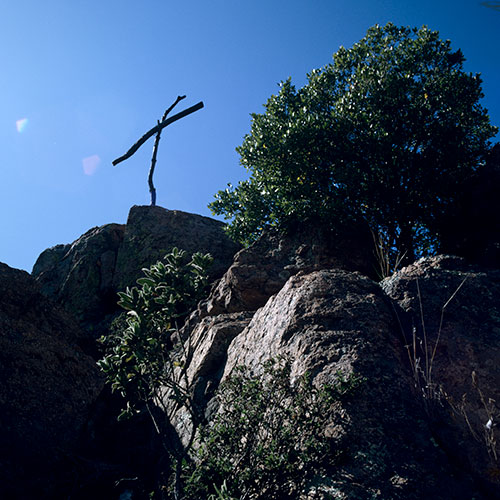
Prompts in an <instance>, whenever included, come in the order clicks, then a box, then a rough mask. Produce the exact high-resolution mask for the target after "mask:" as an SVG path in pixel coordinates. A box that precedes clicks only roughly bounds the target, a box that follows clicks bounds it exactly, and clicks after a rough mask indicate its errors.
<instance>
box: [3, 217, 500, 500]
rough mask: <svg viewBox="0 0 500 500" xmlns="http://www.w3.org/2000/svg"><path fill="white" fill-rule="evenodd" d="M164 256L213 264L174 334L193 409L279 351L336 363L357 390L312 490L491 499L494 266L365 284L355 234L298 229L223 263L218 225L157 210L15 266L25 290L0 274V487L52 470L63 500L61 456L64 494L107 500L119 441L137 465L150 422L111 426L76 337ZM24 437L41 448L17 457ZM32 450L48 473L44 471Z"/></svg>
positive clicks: (436, 262)
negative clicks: (13, 475)
mask: <svg viewBox="0 0 500 500" xmlns="http://www.w3.org/2000/svg"><path fill="white" fill-rule="evenodd" d="M173 246H178V247H179V248H183V249H185V250H187V251H188V252H193V251H196V250H201V251H204V252H210V253H212V254H213V255H214V257H215V262H216V265H215V268H214V272H213V276H212V278H213V279H214V280H215V283H214V286H213V287H212V291H211V293H210V296H209V297H208V298H207V300H205V301H203V302H201V303H200V304H199V305H198V307H197V309H196V310H195V311H193V313H192V314H191V316H190V317H189V319H188V321H186V324H185V325H184V327H183V329H182V330H181V332H180V334H181V337H182V338H183V339H184V340H185V342H189V345H190V347H191V348H192V349H191V352H192V355H191V356H190V358H189V359H187V360H186V362H187V373H188V379H189V381H188V383H189V386H190V390H191V391H192V394H193V397H194V398H195V400H196V403H197V405H199V406H200V407H202V408H206V409H207V415H209V414H210V411H211V408H212V406H211V402H212V398H213V396H214V393H215V390H216V389H217V387H218V386H219V384H220V383H221V381H223V380H224V379H226V378H227V377H228V376H229V375H230V374H231V373H232V371H233V370H234V369H235V367H237V366H238V365H242V364H243V365H246V366H249V367H251V368H252V369H253V370H254V371H256V372H258V371H259V370H260V369H261V366H262V362H264V361H266V360H268V359H270V358H272V357H275V356H277V355H285V356H287V357H288V358H289V359H291V361H292V374H291V376H292V377H297V376H299V375H301V374H302V373H304V372H306V371H307V372H309V373H310V374H311V376H312V378H313V380H314V382H315V383H318V384H319V383H323V382H329V381H332V379H333V377H335V374H336V373H337V372H338V371H339V370H340V371H342V372H343V373H345V374H347V375H349V374H355V375H356V376H359V377H362V379H363V383H362V384H361V385H360V387H359V388H358V389H357V390H356V392H355V393H354V394H353V396H352V397H351V398H349V400H347V401H346V402H345V403H343V404H342V406H341V407H339V409H338V411H339V412H340V413H339V417H340V418H339V419H337V420H338V421H341V422H342V425H339V426H336V427H335V428H334V429H330V430H329V433H328V435H329V438H328V439H331V440H332V442H333V443H334V444H335V447H336V449H337V450H342V452H343V453H342V457H343V459H342V461H341V462H340V463H339V464H338V466H337V467H336V468H335V469H332V470H331V471H330V473H329V474H328V475H327V476H325V477H322V478H321V479H320V480H319V481H317V482H316V484H315V490H316V494H317V495H319V498H339V499H354V498H356V499H367V500H368V499H373V498H380V499H389V500H390V499H415V500H417V499H421V498H429V499H442V500H445V499H449V498H454V499H463V500H465V499H468V500H469V499H471V498H476V499H487V498H498V497H499V496H500V463H499V460H500V449H499V446H498V444H497V441H498V438H499V435H498V434H499V432H498V427H497V422H498V419H499V418H500V403H499V402H500V363H499V360H500V271H498V270H495V269H491V268H488V269H486V268H480V267H477V266H474V265H471V264H469V263H467V262H466V261H465V260H463V259H460V258H457V257H450V256H437V257H432V258H427V259H423V260H421V261H418V262H416V263H414V264H412V265H410V266H408V267H407V268H404V269H402V270H401V271H399V272H398V273H396V274H395V275H394V276H392V277H390V278H387V279H385V280H383V281H382V282H381V283H377V282H375V281H373V279H372V278H373V262H372V261H373V253H372V250H371V240H370V235H369V234H368V235H366V234H364V233H363V231H362V230H359V229H356V230H351V231H350V232H349V231H348V232H346V234H344V235H343V236H339V235H336V236H335V237H333V236H332V235H331V234H328V233H324V232H322V231H321V230H320V229H317V228H316V229H314V228H310V227H309V228H297V231H295V232H294V233H291V234H288V235H287V236H280V235H278V234H275V233H273V232H269V233H267V234H265V235H264V236H263V237H262V238H261V239H260V240H259V241H257V242H256V243H255V244H253V245H252V246H251V247H249V248H247V249H243V250H240V251H239V252H238V253H236V254H235V252H236V251H237V250H238V248H237V247H236V246H235V245H234V244H231V243H230V242H229V241H228V240H227V238H226V237H225V235H224V233H223V232H222V226H221V224H220V223H218V222H216V221H213V220H211V219H208V218H204V217H200V216H196V215H190V214H184V213H181V212H169V211H166V210H164V209H161V208H160V207H133V208H132V210H131V213H130V216H129V219H128V221H127V224H126V225H125V226H121V225H116V224H110V225H107V226H103V227H101V228H95V229H93V230H91V231H89V232H87V233H86V234H85V235H83V236H82V237H81V238H80V239H78V240H77V241H76V242H74V243H73V244H71V245H61V246H58V247H54V248H52V249H49V250H47V251H45V252H44V253H43V254H42V255H41V256H40V258H39V259H38V261H37V263H36V265H35V267H34V271H33V275H34V276H35V278H36V281H37V282H38V283H36V282H35V280H34V279H32V278H31V277H30V276H28V275H27V274H26V273H22V272H20V271H15V270H10V269H9V268H7V267H5V268H0V271H2V272H1V273H0V290H1V292H2V295H1V296H0V301H1V302H0V305H1V308H0V314H1V315H0V319H1V322H0V326H1V328H0V333H1V335H2V337H1V340H2V343H3V344H4V345H5V347H4V349H3V350H2V352H3V353H4V354H3V355H2V361H1V364H0V370H2V372H1V373H2V381H3V392H2V393H0V404H1V405H2V408H1V409H2V413H1V415H2V418H5V419H6V420H5V421H7V422H10V423H9V424H8V425H9V427H6V426H5V424H3V425H2V429H8V431H5V432H4V435H5V438H4V439H5V440H6V441H5V442H7V443H8V448H6V449H8V450H15V449H17V450H18V452H16V453H13V452H9V451H8V452H6V453H5V455H4V457H3V458H2V461H3V462H2V465H3V464H5V465H4V466H3V470H5V471H7V472H6V473H5V474H4V476H3V477H2V478H1V481H2V483H3V484H5V485H7V486H9V487H10V490H9V491H10V493H11V494H14V493H16V491H15V485H16V484H17V483H16V481H17V480H19V476H18V478H17V479H16V480H10V479H9V475H10V471H13V470H14V469H16V470H17V469H19V467H22V468H24V470H25V471H27V472H29V473H30V477H31V481H27V482H26V483H25V484H29V487H30V488H31V490H30V491H37V490H38V491H39V492H41V493H40V495H39V496H40V497H43V496H44V492H45V494H46V495H48V493H47V492H48V490H43V488H42V487H41V483H40V482H37V481H36V480H35V479H33V477H38V476H39V475H40V474H41V473H48V474H51V475H52V477H54V478H57V477H59V480H58V482H56V483H57V485H58V487H59V488H60V490H59V491H57V490H54V489H52V491H51V495H52V496H51V497H52V498H57V497H58V495H59V497H60V498H63V497H64V498H67V497H68V491H69V490H68V484H67V483H66V482H65V481H64V480H62V479H61V474H62V471H63V470H65V469H64V467H63V466H62V465H61V464H66V466H67V468H68V467H69V469H68V470H71V471H73V473H74V470H75V467H74V457H75V456H79V457H83V458H81V460H83V459H85V460H86V466H85V467H83V468H81V469H80V470H82V471H83V472H81V473H80V475H79V476H78V484H79V485H80V486H75V485H73V488H74V490H73V496H72V498H79V496H78V495H79V494H80V495H83V493H82V492H83V491H85V492H86V494H87V495H88V494H92V495H93V496H94V497H96V491H104V490H105V488H106V487H105V486H103V484H104V483H105V482H106V481H107V482H108V486H109V484H118V486H113V487H109V488H108V490H106V491H107V495H108V496H106V498H118V497H119V495H120V494H121V493H123V492H124V489H123V488H124V487H123V484H124V483H120V481H119V479H120V478H123V477H124V476H123V474H124V470H125V469H123V467H122V468H120V467H118V465H120V464H119V457H120V455H123V453H124V450H125V447H124V443H126V444H128V446H129V447H133V449H134V454H135V455H136V456H137V457H142V458H141V459H139V460H138V461H139V462H140V461H141V460H142V459H144V461H145V460H149V462H148V464H149V465H148V468H149V469H152V468H154V465H155V463H156V462H155V460H156V458H155V457H156V455H155V453H156V452H155V444H154V439H153V438H152V437H151V431H152V430H151V429H149V428H148V427H147V425H146V424H145V423H144V422H142V423H141V422H137V423H135V424H134V423H133V422H132V423H131V424H129V426H128V427H126V426H125V427H119V426H116V425H114V424H113V423H112V422H113V421H114V420H112V418H111V416H112V414H113V412H112V411H111V410H110V407H112V406H113V405H114V403H113V401H112V400H111V398H110V397H109V395H106V394H105V393H103V392H101V391H102V380H101V378H100V375H99V374H98V372H97V371H96V368H95V366H94V364H93V362H92V360H91V359H90V358H89V357H88V356H86V355H85V354H84V353H83V352H82V351H81V349H80V347H78V344H82V338H83V339H85V341H86V342H87V344H85V342H84V347H87V348H88V343H89V342H92V339H93V338H94V337H95V331H97V330H99V329H102V328H104V327H105V325H106V321H105V318H106V317H107V316H110V315H112V314H113V313H114V312H115V311H116V308H115V300H116V299H115V293H116V291H117V290H119V289H121V288H123V287H124V286H127V285H132V284H133V283H134V280H135V279H136V278H137V277H138V276H139V274H140V268H141V267H144V266H148V265H150V264H151V263H153V262H155V261H156V260H157V259H158V258H159V257H162V255H163V254H164V253H165V252H166V251H168V250H169V249H170V248H171V247H173ZM234 254H235V255H234ZM233 256H234V257H233ZM17 283H20V284H21V285H18V284H17ZM54 299H55V302H54ZM56 302H57V305H56ZM64 309H65V310H64ZM72 315H74V316H75V319H72V317H71V316H72ZM90 351H92V349H90ZM4 415H6V416H7V417H4ZM172 424H173V426H174V429H176V431H177V433H178V435H179V438H180V439H181V440H182V439H184V438H185V436H186V429H187V428H189V425H190V422H189V418H188V416H187V414H185V412H183V411H182V410H180V411H178V412H177V413H176V414H175V415H174V418H173V420H172ZM134 425H136V428H135V430H134V427H133V426H134ZM130 426H132V427H130ZM61 428H63V429H64V432H62V431H60V432H59V431H58V429H61ZM120 433H122V434H120ZM110 435H113V436H114V438H113V440H110V439H108V440H105V439H104V438H103V436H108V437H109V436H110ZM120 435H121V436H122V438H121V439H120ZM134 435H135V436H136V439H135V441H134V440H133V438H132V436H134ZM33 440H34V441H35V442H40V443H45V444H43V445H41V448H40V449H38V451H37V448H36V447H35V450H34V451H33V453H31V451H30V452H29V453H28V452H22V453H20V452H19V450H20V449H22V450H27V449H29V447H28V446H27V444H26V443H27V442H28V441H30V442H31V441H33ZM77 441H78V442H77ZM82 442H83V443H84V444H82ZM104 442H105V443H106V447H107V448H108V449H106V450H103V449H102V447H103V445H102V443H104ZM85 443H86V445H85ZM99 443H101V444H99ZM141 443H142V445H143V446H142V448H141ZM120 446H121V448H120ZM110 448H111V449H110ZM56 449H57V450H64V453H63V455H64V457H66V461H65V460H64V457H63V458H61V457H62V455H61V454H60V453H59V452H57V453H56V451H55V450H56ZM113 450H114V451H113ZM111 456H112V457H113V458H112V459H111V458H110V457H111ZM45 457H50V460H48V462H47V463H49V462H50V463H52V462H53V461H54V460H55V461H56V462H57V464H59V465H57V464H55V462H54V463H53V464H52V465H50V464H49V465H47V467H48V469H44V468H43V467H42V465H41V464H44V466H45V463H44V461H45ZM68 457H72V458H71V460H73V462H71V463H72V464H73V465H72V466H68V463H69V462H70V459H69V458H68ZM147 457H149V458H147ZM89 463H91V465H92V466H90V465H89ZM111 464H114V466H116V467H117V468H116V469H114V470H110V469H111V468H112V467H111ZM58 467H59V468H58ZM134 467H136V469H134ZM139 468H140V467H139V465H138V464H136V465H135V466H134V465H133V464H132V466H131V467H129V468H128V469H126V470H127V471H128V473H130V476H127V477H132V476H134V474H135V475H138V474H141V473H143V472H144V470H142V472H141V471H139ZM47 470H48V472H43V471H47ZM41 471H42V472H41ZM90 471H93V472H92V473H91V472H90ZM105 471H107V472H105ZM120 474H121V475H120ZM96 478H99V479H96ZM103 481H104V483H103ZM117 481H118V483H117ZM139 482H140V481H139ZM83 483H85V484H86V486H85V488H84V487H82V486H81V484H83ZM137 483H138V482H136V483H134V484H136V486H130V487H127V488H128V489H127V491H128V492H129V494H130V495H132V498H141V497H140V492H139V490H140V488H139V487H137ZM92 488H93V489H92ZM99 488H101V490H99ZM120 488H121V489H120ZM89 492H91V493H89ZM64 495H66V496H64ZM134 495H135V496H134ZM47 497H50V496H47ZM80 497H82V498H83V496H80ZM19 498H22V496H19Z"/></svg>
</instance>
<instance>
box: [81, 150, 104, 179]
mask: <svg viewBox="0 0 500 500" xmlns="http://www.w3.org/2000/svg"><path fill="white" fill-rule="evenodd" d="M100 163H101V159H100V158H99V156H98V155H92V156H89V157H87V158H84V159H83V160H82V165H83V173H84V174H85V175H93V174H94V172H95V171H96V170H97V167H98V166H99V164H100Z"/></svg>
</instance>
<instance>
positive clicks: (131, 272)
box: [113, 206, 240, 290]
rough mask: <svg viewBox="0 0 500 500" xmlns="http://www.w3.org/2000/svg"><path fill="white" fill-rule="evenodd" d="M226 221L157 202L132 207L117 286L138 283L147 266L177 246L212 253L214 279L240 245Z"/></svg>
mask: <svg viewBox="0 0 500 500" xmlns="http://www.w3.org/2000/svg"><path fill="white" fill-rule="evenodd" d="M223 228H224V224H223V223H222V222H219V221H217V220H215V219H211V218H209V217H203V216H201V215H196V214H189V213H186V212H181V211H179V210H166V209H165V208H162V207H157V206H154V207H152V206H135V207H132V208H131V210H130V213H129V216H128V220H127V225H126V227H125V234H124V238H123V243H122V245H121V246H120V249H119V251H118V256H117V263H116V271H115V275H114V278H113V283H114V286H115V289H117V290H123V289H124V288H125V287H127V286H130V285H132V284H135V280H136V279H137V278H139V277H140V276H141V275H142V273H141V269H142V268H143V267H149V266H150V265H151V264H154V263H155V262H156V261H157V260H158V259H161V258H163V256H164V255H165V254H166V253H167V252H169V251H170V250H171V249H172V248H173V247H178V248H180V249H182V250H185V251H186V252H187V253H188V254H189V255H191V254H193V253H194V252H202V253H210V254H211V255H212V257H213V258H214V261H213V264H212V267H211V269H210V277H211V279H212V280H215V279H217V278H220V277H221V276H222V275H223V274H224V273H225V272H226V270H227V268H228V267H229V266H230V265H231V263H232V261H233V257H234V254H235V253H236V252H237V251H238V250H239V249H240V246H239V245H237V244H236V243H234V242H232V241H231V240H230V239H229V238H228V237H227V236H226V234H225V233H224V231H223Z"/></svg>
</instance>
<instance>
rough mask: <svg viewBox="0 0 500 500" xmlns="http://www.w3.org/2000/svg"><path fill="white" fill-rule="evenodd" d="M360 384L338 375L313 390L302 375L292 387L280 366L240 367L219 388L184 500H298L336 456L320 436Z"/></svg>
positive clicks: (283, 365)
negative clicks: (254, 369)
mask: <svg viewBox="0 0 500 500" xmlns="http://www.w3.org/2000/svg"><path fill="white" fill-rule="evenodd" d="M360 382H361V379H360V378H358V377H345V376H344V375H343V374H341V373H338V374H337V377H336V379H335V381H334V383H333V384H331V385H328V386H326V385H325V386H322V387H316V386H315V385H313V384H312V382H311V379H310V377H309V376H308V375H304V376H302V377H300V378H299V379H298V380H297V381H296V382H295V383H294V384H291V383H290V363H289V362H288V361H287V360H285V359H277V360H271V361H269V362H267V363H265V364H264V365H263V373H262V374H261V375H259V376H257V375H253V374H252V373H251V372H250V371H249V370H248V369H247V368H245V367H239V368H238V369H237V370H236V371H235V372H234V373H233V374H232V375H231V377H229V378H228V379H227V380H226V382H225V383H223V384H222V385H221V387H220V388H219V390H218V392H217V402H218V405H219V410H218V412H217V413H216V415H215V417H214V418H213V419H212V421H211V423H210V424H209V425H208V426H207V427H205V428H203V429H202V430H201V433H200V446H199V449H198V456H197V457H195V458H194V460H193V462H192V463H191V464H190V465H189V466H188V467H186V469H187V470H186V471H185V472H186V473H189V474H188V477H187V480H186V487H185V498H186V499H199V498H207V497H209V496H211V495H213V496H211V498H227V499H229V498H248V499H252V498H255V499H256V498H274V499H277V500H278V499H289V498H299V496H300V494H301V493H302V492H303V491H304V490H305V488H306V487H307V483H308V481H310V480H311V479H312V478H313V477H316V476H319V475H320V474H321V473H322V472H324V471H325V467H327V466H329V465H332V464H334V462H335V457H336V456H337V455H338V450H335V448H334V447H333V446H332V442H331V440H329V439H328V438H327V437H326V436H325V429H326V427H327V426H328V425H329V424H332V423H334V422H335V421H336V418H338V411H337V410H338V407H339V401H340V400H341V399H342V398H344V397H346V395H348V394H349V393H350V392H351V391H352V390H353V389H354V388H355V387H356V386H357V385H359V383H360ZM336 415H337V416H336ZM217 485H221V488H220V489H218V488H217Z"/></svg>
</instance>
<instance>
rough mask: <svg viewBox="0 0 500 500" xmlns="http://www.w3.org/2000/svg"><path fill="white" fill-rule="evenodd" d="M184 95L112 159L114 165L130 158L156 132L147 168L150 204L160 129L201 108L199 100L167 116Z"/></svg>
mask: <svg viewBox="0 0 500 500" xmlns="http://www.w3.org/2000/svg"><path fill="white" fill-rule="evenodd" d="M185 97H186V96H185V95H183V96H178V97H177V99H176V100H175V102H174V103H173V104H172V105H171V106H170V107H169V108H168V109H167V110H166V111H165V113H164V114H163V116H162V119H161V121H158V122H157V125H156V126H155V127H153V128H152V129H151V130H149V131H148V132H146V133H145V134H144V135H143V136H142V137H141V138H140V139H139V140H138V141H137V142H136V143H135V144H134V145H133V146H132V147H131V148H130V149H129V150H128V151H127V152H126V153H125V154H124V155H123V156H120V157H119V158H117V159H116V160H114V161H113V165H115V166H116V165H118V164H119V163H121V162H122V161H124V160H126V159H127V158H130V157H131V156H132V155H133V154H134V153H135V152H136V151H137V150H138V149H139V148H140V147H141V146H142V145H143V144H144V143H145V142H146V141H147V140H148V139H149V138H150V137H152V136H153V135H155V134H156V137H155V142H154V146H153V156H152V158H151V166H150V168H149V175H148V186H149V192H150V193H151V205H152V206H155V205H156V189H155V187H154V184H153V174H154V170H155V166H156V156H157V154H158V145H159V143H160V137H161V131H162V130H163V129H164V128H165V127H166V126H168V125H170V124H171V123H173V122H175V121H177V120H180V119H181V118H183V117H184V116H187V115H190V114H191V113H194V112H195V111H198V110H199V109H201V108H203V102H199V103H198V104H195V105H194V106H191V107H190V108H187V109H185V110H184V111H181V112H180V113H177V114H176V115H174V116H172V117H171V118H167V115H168V114H169V113H170V111H172V109H174V107H175V106H176V105H177V104H178V103H179V102H180V101H182V99H184V98H185Z"/></svg>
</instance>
